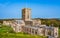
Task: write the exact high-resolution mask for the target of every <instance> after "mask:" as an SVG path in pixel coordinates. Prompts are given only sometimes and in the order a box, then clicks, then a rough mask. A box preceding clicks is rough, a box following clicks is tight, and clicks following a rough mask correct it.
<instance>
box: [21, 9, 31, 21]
mask: <svg viewBox="0 0 60 38" xmlns="http://www.w3.org/2000/svg"><path fill="white" fill-rule="evenodd" d="M22 20H24V21H30V20H31V9H29V8H24V9H22Z"/></svg>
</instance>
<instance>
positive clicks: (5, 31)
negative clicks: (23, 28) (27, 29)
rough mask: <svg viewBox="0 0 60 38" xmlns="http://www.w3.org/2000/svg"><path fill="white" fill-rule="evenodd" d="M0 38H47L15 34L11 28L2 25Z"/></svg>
mask: <svg viewBox="0 0 60 38" xmlns="http://www.w3.org/2000/svg"><path fill="white" fill-rule="evenodd" d="M0 38H46V37H45V36H37V35H30V34H24V33H22V32H21V33H15V32H14V31H13V30H12V28H11V27H9V26H4V25H2V26H1V25H0Z"/></svg>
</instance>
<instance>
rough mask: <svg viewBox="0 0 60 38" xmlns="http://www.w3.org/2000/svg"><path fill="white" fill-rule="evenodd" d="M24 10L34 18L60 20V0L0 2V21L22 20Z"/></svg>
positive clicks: (0, 0)
mask: <svg viewBox="0 0 60 38" xmlns="http://www.w3.org/2000/svg"><path fill="white" fill-rule="evenodd" d="M23 8H31V17H32V18H60V0H0V19H5V18H22V17H21V15H22V11H21V10H22V9H23Z"/></svg>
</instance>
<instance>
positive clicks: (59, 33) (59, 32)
mask: <svg viewBox="0 0 60 38" xmlns="http://www.w3.org/2000/svg"><path fill="white" fill-rule="evenodd" d="M59 37H60V29H59Z"/></svg>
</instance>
